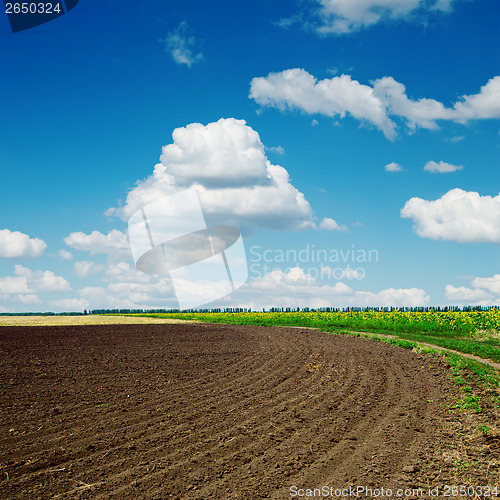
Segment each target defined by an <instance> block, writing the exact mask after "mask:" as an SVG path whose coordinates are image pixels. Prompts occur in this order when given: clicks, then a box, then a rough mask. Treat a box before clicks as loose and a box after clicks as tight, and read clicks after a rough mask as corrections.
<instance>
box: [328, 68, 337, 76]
mask: <svg viewBox="0 0 500 500" xmlns="http://www.w3.org/2000/svg"><path fill="white" fill-rule="evenodd" d="M326 72H327V73H328V74H329V75H332V76H335V75H338V73H339V70H338V68H329V69H327V70H326Z"/></svg>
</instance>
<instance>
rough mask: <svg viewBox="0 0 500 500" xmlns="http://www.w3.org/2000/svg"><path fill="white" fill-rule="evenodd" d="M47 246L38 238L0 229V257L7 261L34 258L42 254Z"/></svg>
mask: <svg viewBox="0 0 500 500" xmlns="http://www.w3.org/2000/svg"><path fill="white" fill-rule="evenodd" d="M46 247H47V244H46V243H45V241H43V240H41V239H39V238H30V237H29V236H28V235H27V234H24V233H21V232H19V231H10V230H9V229H0V257H4V258H7V259H16V258H34V257H39V256H40V255H42V253H43V252H44V250H45V248H46Z"/></svg>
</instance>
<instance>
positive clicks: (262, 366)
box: [0, 324, 500, 500]
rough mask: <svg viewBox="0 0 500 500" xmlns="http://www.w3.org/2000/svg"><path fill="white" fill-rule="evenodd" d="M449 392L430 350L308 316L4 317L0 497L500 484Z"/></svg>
mask: <svg viewBox="0 0 500 500" xmlns="http://www.w3.org/2000/svg"><path fill="white" fill-rule="evenodd" d="M453 396H456V397H460V396H459V391H458V390H457V388H456V386H454V385H453V384H452V383H451V382H450V381H449V379H448V376H447V370H446V369H445V367H444V364H443V363H442V362H440V361H436V360H432V359H431V358H429V357H425V356H423V355H420V354H417V353H413V352H411V351H408V350H403V349H399V348H396V347H393V346H390V345H386V344H382V343H378V342H373V341H369V340H366V339H361V338H352V337H344V336H333V335H329V334H325V333H321V332H317V331H311V330H309V331H307V330H301V329H295V328H294V329H287V328H265V327H241V326H238V327H237V326H222V325H204V324H178V325H114V326H112V325H100V326H57V327H2V328H0V498H2V499H3V498H6V499H7V498H8V499H16V498H28V499H37V498H40V499H44V498H65V499H74V498H92V499H101V498H117V499H126V498H137V499H142V498H144V499H146V498H152V499H181V498H199V499H208V498H220V499H226V498H227V499H229V498H241V499H249V500H251V499H257V498H265V499H278V498H280V499H287V498H291V496H290V492H291V490H290V487H292V486H296V487H297V488H315V487H316V488H321V487H322V486H324V485H328V486H331V487H333V488H346V487H347V488H348V487H349V486H353V485H356V486H359V485H362V486H366V487H369V486H371V487H384V488H394V490H396V489H397V488H403V489H408V488H417V487H421V488H422V489H423V490H425V492H426V493H427V491H428V488H429V487H431V486H432V487H436V486H439V487H440V488H442V487H443V485H445V484H449V485H460V484H472V485H483V486H484V485H487V484H489V485H494V484H498V481H499V478H498V469H497V467H498V464H499V463H500V462H499V458H500V446H499V440H498V438H496V437H493V438H492V437H491V436H481V435H479V434H478V435H474V436H473V435H472V434H471V435H470V436H469V437H471V439H472V441H471V442H470V445H469V446H465V445H464V439H463V435H464V434H467V433H469V432H472V431H471V429H472V427H471V426H472V424H471V422H470V421H469V417H468V416H467V415H456V414H451V413H449V412H448V411H447V410H445V409H444V407H442V406H440V405H441V404H448V403H449V402H450V401H451V398H452V397H453ZM488 411H490V410H488ZM491 411H493V410H491ZM465 460H467V461H468V462H467V466H464V465H463V464H464V463H465V462H464V461H465ZM466 480H469V481H470V482H469V483H466V482H465V481H466ZM386 498H387V497H386ZM404 498H414V496H412V495H405V496H404ZM415 498H416V497H415ZM418 498H422V496H419V497H418ZM423 498H427V495H424V496H423Z"/></svg>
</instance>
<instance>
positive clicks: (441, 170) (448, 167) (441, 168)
mask: <svg viewBox="0 0 500 500" xmlns="http://www.w3.org/2000/svg"><path fill="white" fill-rule="evenodd" d="M463 168H464V167H463V166H462V165H452V164H451V163H446V162H444V161H440V162H439V163H436V162H435V161H432V160H431V161H428V162H427V163H426V164H425V167H424V170H425V171H426V172H432V173H433V174H436V173H437V174H447V173H449V172H456V171H457V170H463Z"/></svg>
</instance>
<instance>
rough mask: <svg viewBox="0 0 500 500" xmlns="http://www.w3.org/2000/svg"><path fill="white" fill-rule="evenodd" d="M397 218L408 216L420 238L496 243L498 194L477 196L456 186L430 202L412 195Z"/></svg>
mask: <svg viewBox="0 0 500 500" xmlns="http://www.w3.org/2000/svg"><path fill="white" fill-rule="evenodd" d="M401 217H403V218H407V219H412V220H413V222H414V228H415V231H416V233H417V234H418V235H419V236H421V237H423V238H431V239H435V240H438V239H441V240H451V241H457V242H460V243H468V242H488V243H497V244H498V243H500V194H499V195H498V196H481V195H480V194H479V193H476V192H473V191H464V190H462V189H458V188H456V189H452V190H451V191H448V192H447V193H446V194H444V195H443V196H442V197H441V198H439V199H437V200H433V201H428V200H424V199H422V198H417V197H415V198H411V199H410V200H408V201H407V202H406V204H405V206H404V207H403V208H402V210H401Z"/></svg>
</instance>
